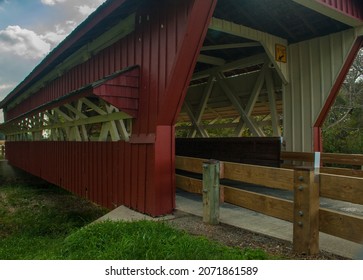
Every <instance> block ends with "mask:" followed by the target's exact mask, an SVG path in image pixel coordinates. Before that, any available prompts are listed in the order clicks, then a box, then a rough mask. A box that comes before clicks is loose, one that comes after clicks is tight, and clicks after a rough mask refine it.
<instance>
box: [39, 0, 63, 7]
mask: <svg viewBox="0 0 363 280" xmlns="http://www.w3.org/2000/svg"><path fill="white" fill-rule="evenodd" d="M66 1H67V0H41V2H42V3H43V4H44V5H48V6H54V5H55V4H58V3H63V2H66Z"/></svg>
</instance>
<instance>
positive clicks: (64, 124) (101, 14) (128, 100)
mask: <svg viewBox="0 0 363 280" xmlns="http://www.w3.org/2000/svg"><path fill="white" fill-rule="evenodd" d="M362 20H363V6H362V3H361V1H358V0H346V1H344V0H334V1H332V0H275V1H269V0H254V1H249V0H220V1H217V0H172V1H170V0H155V1H148V0H109V1H107V2H105V3H104V4H103V5H102V6H100V7H99V9H97V10H96V11H95V12H94V13H93V14H92V15H91V16H90V17H89V18H88V19H87V20H86V21H84V22H83V23H82V24H81V25H80V26H79V27H77V29H75V30H74V32H73V33H72V34H71V35H70V36H68V37H67V38H66V39H65V40H64V41H63V42H62V43H61V44H60V45H59V46H58V47H57V48H55V49H54V50H53V51H52V52H51V53H50V54H49V55H48V56H47V57H46V58H45V59H44V60H43V61H42V62H41V63H40V64H39V65H38V66H37V67H36V68H35V69H34V70H33V71H32V72H31V73H30V74H29V75H28V77H26V79H25V80H24V81H23V82H22V83H21V84H19V85H18V86H17V87H16V88H15V89H14V90H13V91H12V92H11V93H10V94H9V95H8V96H7V97H6V98H5V99H4V100H3V101H2V102H1V108H3V111H4V117H5V122H4V124H2V125H1V131H2V132H4V133H5V134H6V140H7V141H6V154H7V158H8V160H9V163H10V164H11V165H13V166H16V167H19V168H22V169H24V170H26V171H28V172H29V173H32V174H34V175H36V176H39V177H42V178H44V179H45V180H47V181H49V182H51V183H54V184H56V185H58V186H61V187H64V188H66V189H68V190H70V191H72V192H74V193H76V194H78V195H80V196H83V197H86V198H88V199H90V200H92V201H94V202H96V203H98V204H101V205H103V206H106V207H109V208H114V207H116V206H119V205H126V206H128V207H130V208H133V209H136V210H138V211H140V212H143V213H147V214H150V215H153V216H158V215H163V214H166V213H170V212H171V211H172V210H173V208H174V206H175V205H174V204H175V175H174V161H175V125H176V123H177V122H178V121H189V122H190V123H191V124H192V126H191V127H189V128H188V129H189V131H188V136H190V137H195V136H198V135H199V136H202V137H208V126H209V125H210V126H211V127H212V126H213V120H215V119H216V118H222V119H232V121H231V123H227V124H225V125H227V126H230V127H232V128H233V129H234V133H235V135H236V136H239V135H240V134H241V131H242V129H243V128H245V127H247V128H248V129H249V131H250V132H251V134H252V135H253V136H259V137H260V136H264V132H263V130H262V129H261V125H262V124H261V123H258V122H257V121H256V119H254V116H256V115H269V118H268V121H269V123H270V125H271V127H272V129H273V135H274V136H283V137H284V140H285V142H286V149H287V150H288V151H313V150H316V151H318V150H320V149H321V136H320V127H321V126H322V123H323V121H324V119H325V117H326V114H327V112H328V110H329V108H330V106H331V105H332V103H333V101H334V99H335V96H336V94H337V92H338V90H339V87H340V85H341V83H342V82H343V79H344V76H345V74H346V72H347V71H348V69H349V67H350V65H351V63H352V61H353V59H354V57H355V55H356V53H357V52H358V50H359V49H360V47H361V45H362V35H363V21H362ZM203 121H204V122H206V123H204V124H202V122H203ZM281 122H282V125H283V131H284V133H283V135H281V130H280V125H281Z"/></svg>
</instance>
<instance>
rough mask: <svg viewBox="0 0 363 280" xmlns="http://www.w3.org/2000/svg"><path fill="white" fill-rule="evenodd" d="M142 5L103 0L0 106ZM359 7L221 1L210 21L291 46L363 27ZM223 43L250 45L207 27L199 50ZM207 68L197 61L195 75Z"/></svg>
mask: <svg viewBox="0 0 363 280" xmlns="http://www.w3.org/2000/svg"><path fill="white" fill-rule="evenodd" d="M143 1H144V0H140V1H135V0H132V1H131V0H120V1H112V0H109V1H106V2H105V3H104V4H103V5H101V6H100V7H99V8H98V9H97V10H96V11H95V12H94V13H93V14H92V15H90V16H89V17H88V18H87V19H86V20H85V21H84V22H83V23H82V24H81V25H79V26H78V27H77V28H76V29H75V30H74V31H73V32H72V33H71V34H70V35H69V36H68V37H67V38H66V39H65V40H64V41H63V42H62V43H61V44H59V46H58V47H56V48H55V49H54V50H53V51H52V52H51V53H49V55H48V56H47V57H46V58H45V59H44V60H43V61H42V62H41V63H40V64H39V65H38V66H37V67H36V68H35V69H34V70H33V71H32V72H31V73H30V74H29V75H28V76H27V77H26V78H25V79H24V81H22V82H21V83H20V84H19V85H18V86H17V87H16V88H15V89H14V90H13V91H12V92H11V93H9V95H8V96H6V97H5V99H4V100H3V101H1V102H0V108H4V107H6V106H8V105H9V104H10V103H12V102H13V100H14V99H16V98H17V97H18V96H20V95H22V94H23V93H24V92H26V91H27V90H28V89H29V88H30V87H31V86H32V85H34V84H35V83H36V82H37V81H39V80H40V79H41V78H42V77H44V76H45V75H46V74H48V73H49V72H50V71H53V70H54V69H55V67H56V66H57V65H59V64H60V63H62V62H63V61H64V60H65V59H66V58H67V57H69V56H70V55H71V54H73V53H75V52H76V51H77V50H79V49H80V48H82V47H83V46H85V45H87V44H88V43H89V42H92V41H93V40H94V39H95V38H98V37H99V36H100V35H101V34H103V33H104V32H105V31H107V30H109V29H110V28H111V27H113V26H115V25H116V24H117V23H118V22H120V20H121V19H123V18H126V17H127V16H128V15H130V14H132V13H134V12H135V11H136V10H137V8H138V7H139V5H140V4H141V3H142V2H143ZM331 2H334V3H331ZM344 3H345V4H344ZM343 4H344V5H343ZM362 6H363V5H362V4H361V3H360V1H357V0H344V1H338V0H336V1H327V0H275V1H270V0H254V1H249V0H248V1H247V0H223V1H219V2H218V4H217V7H216V10H215V12H214V15H213V17H214V18H218V19H222V20H228V21H229V22H233V23H236V24H238V25H243V26H247V27H249V28H252V29H254V30H259V31H262V32H265V33H269V34H272V35H275V36H277V37H280V38H284V39H286V40H287V42H288V43H289V44H291V43H295V42H300V41H304V40H308V39H311V38H314V37H320V36H324V35H327V34H331V33H335V32H339V31H342V30H346V29H349V28H352V26H359V25H362V23H363V21H362V19H363V7H362ZM136 20H137V19H136ZM227 42H228V43H229V44H231V43H236V44H240V43H249V42H250V41H249V40H246V39H244V38H241V37H237V36H233V35H228V34H223V36H221V35H220V32H218V31H216V30H213V29H209V31H208V33H207V37H206V40H205V42H204V47H205V48H207V47H208V46H213V45H223V44H225V43H227ZM260 52H261V46H254V47H251V48H242V49H241V48H236V49H233V48H232V49H228V50H223V49H219V50H211V51H204V52H203V54H205V55H209V54H211V55H212V56H214V57H218V58H220V59H223V60H224V61H227V62H228V61H233V60H236V59H241V58H243V57H248V56H251V55H254V54H258V53H260ZM210 66H211V65H209V66H208V64H205V63H198V65H197V67H196V69H195V71H196V72H198V71H202V70H205V69H206V68H208V67H210Z"/></svg>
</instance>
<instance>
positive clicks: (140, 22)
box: [6, 0, 216, 216]
mask: <svg viewBox="0 0 363 280" xmlns="http://www.w3.org/2000/svg"><path fill="white" fill-rule="evenodd" d="M156 2H157V5H156V4H155V3H156ZM215 4H216V0H174V1H169V0H159V1H145V2H144V3H143V6H142V7H141V8H140V9H139V10H138V12H137V16H136V19H137V23H136V30H135V32H133V33H131V34H129V35H128V36H127V37H125V38H123V39H122V40H120V41H119V42H117V43H115V44H114V45H112V46H110V47H108V48H106V49H105V50H103V51H101V52H100V53H98V54H97V55H96V56H94V57H92V58H91V59H90V60H88V61H87V62H85V63H83V64H81V65H78V66H76V67H74V68H73V69H71V70H70V71H68V72H67V73H64V75H63V76H61V77H59V78H58V79H57V80H55V81H53V82H52V83H50V84H49V85H47V86H45V87H44V88H43V89H42V90H40V91H39V92H37V93H35V94H33V95H32V96H31V97H30V98H28V99H26V100H25V101H23V102H22V103H21V104H19V105H18V106H17V107H15V108H12V109H10V110H9V111H8V112H7V113H6V114H7V119H12V118H15V117H16V116H19V115H20V114H23V113H26V112H29V111H30V110H32V109H34V108H36V107H38V106H40V105H44V104H46V103H49V102H51V101H52V100H54V99H56V98H59V97H62V96H65V95H67V94H68V93H69V92H71V91H73V90H75V89H78V88H81V87H82V86H84V85H86V84H90V83H92V82H94V81H97V80H99V79H101V78H103V77H105V76H107V75H110V74H112V73H114V72H115V71H118V70H120V69H123V68H126V67H130V66H133V65H138V66H139V69H140V73H139V74H140V78H139V92H138V97H139V102H138V114H137V118H136V119H134V122H133V131H132V133H133V135H132V137H131V138H132V140H133V141H132V143H125V142H114V143H112V142H105V143H99V142H98V143H88V142H80V143H74V142H10V143H7V155H8V159H9V162H10V163H11V164H13V165H15V166H18V167H20V168H23V169H25V170H26V171H29V172H30V173H32V174H34V175H37V176H40V177H42V178H44V179H46V180H48V181H50V182H52V183H55V184H57V185H60V186H62V187H64V188H66V189H68V190H70V191H72V192H75V193H77V194H79V195H82V196H85V197H87V198H89V199H91V200H92V201H94V202H96V203H99V204H101V205H104V206H106V207H109V208H113V207H115V206H116V205H120V204H124V205H126V206H128V207H130V208H133V209H136V210H138V211H140V212H144V213H147V214H150V215H153V216H158V215H163V214H167V213H170V212H171V211H172V210H173V208H174V206H175V178H174V176H175V175H174V158H175V147H174V146H175V144H174V127H173V125H174V121H175V115H177V114H178V111H179V110H180V107H181V105H182V102H183V98H184V95H185V92H186V89H187V86H188V82H189V77H190V76H191V75H192V72H193V69H194V66H195V62H196V58H197V56H198V54H199V49H200V47H201V45H202V42H203V40H204V36H205V34H206V32H207V29H208V26H209V21H210V18H211V16H212V14H213V10H214V7H215ZM177 80H178V81H177ZM108 86H109V85H108V84H107V85H105V86H104V87H101V88H100V92H99V94H100V95H104V94H106V92H107V93H110V91H109V90H108V89H107V87H108ZM118 94H121V95H122V94H123V93H120V92H118V93H115V92H113V93H112V95H114V96H116V95H118ZM124 95H126V96H128V95H127V93H124ZM118 96H119V95H118ZM108 98H111V99H112V98H113V97H112V96H111V97H110V96H109V97H108ZM165 111H170V112H168V113H165ZM159 115H160V117H159Z"/></svg>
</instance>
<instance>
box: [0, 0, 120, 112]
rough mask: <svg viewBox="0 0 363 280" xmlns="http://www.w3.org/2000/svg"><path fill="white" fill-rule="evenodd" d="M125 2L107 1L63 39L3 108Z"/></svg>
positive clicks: (3, 102)
mask: <svg viewBox="0 0 363 280" xmlns="http://www.w3.org/2000/svg"><path fill="white" fill-rule="evenodd" d="M126 1H127V0H119V1H107V2H105V3H104V4H103V5H101V6H100V7H99V8H98V9H97V10H96V11H95V12H94V13H93V14H91V15H90V16H89V17H88V18H87V19H86V20H85V21H84V22H83V23H81V24H80V25H79V26H78V27H77V28H76V29H75V30H74V31H73V32H72V33H71V34H70V35H69V36H68V37H67V38H66V39H64V40H63V41H62V42H61V43H60V44H59V45H58V46H57V47H56V48H55V49H54V50H53V51H51V52H50V53H49V54H48V55H47V56H46V57H45V58H44V59H43V61H42V62H41V63H40V64H39V65H38V66H36V67H35V69H34V70H33V71H32V72H31V73H30V74H29V75H28V76H27V77H26V78H25V79H24V81H22V82H21V83H20V84H19V85H18V86H17V87H16V88H15V89H14V90H13V91H12V92H11V93H9V94H8V95H7V96H6V97H5V98H4V100H3V101H1V102H0V106H1V108H3V107H4V106H5V105H6V104H7V103H8V102H9V101H10V100H11V99H13V97H15V95H17V94H18V93H19V92H20V91H21V90H23V89H24V87H26V86H27V85H28V84H29V83H30V82H31V81H32V80H34V79H36V78H37V76H39V75H40V74H41V73H42V71H44V70H45V69H46V67H48V66H49V65H50V64H51V63H52V62H54V61H55V60H56V59H57V58H58V57H59V56H60V55H61V54H63V53H64V52H65V51H66V50H67V49H69V48H70V47H71V46H72V45H74V44H75V43H76V42H77V41H78V40H79V39H80V38H81V37H82V36H84V35H85V34H86V33H87V32H88V31H90V30H91V29H92V28H93V27H95V26H96V25H97V24H98V23H99V22H100V21H101V20H103V19H104V18H106V17H107V16H109V15H110V14H111V13H112V12H113V11H114V10H115V9H117V8H118V7H120V6H121V5H123V4H124V2H126Z"/></svg>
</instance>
